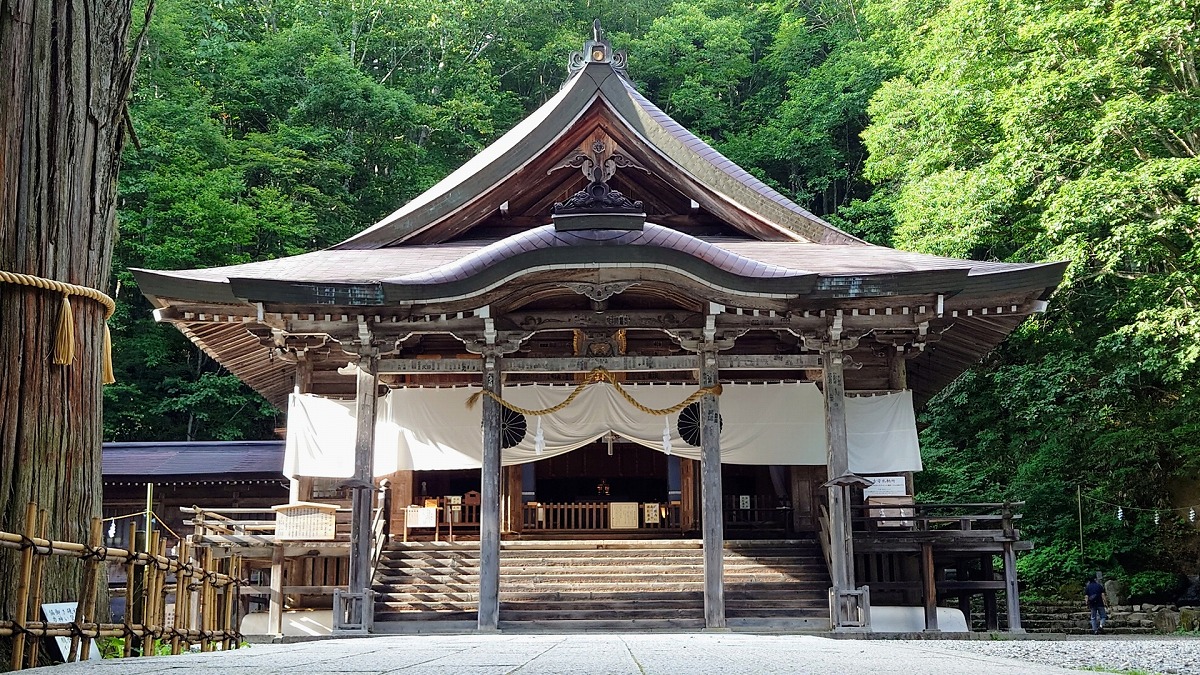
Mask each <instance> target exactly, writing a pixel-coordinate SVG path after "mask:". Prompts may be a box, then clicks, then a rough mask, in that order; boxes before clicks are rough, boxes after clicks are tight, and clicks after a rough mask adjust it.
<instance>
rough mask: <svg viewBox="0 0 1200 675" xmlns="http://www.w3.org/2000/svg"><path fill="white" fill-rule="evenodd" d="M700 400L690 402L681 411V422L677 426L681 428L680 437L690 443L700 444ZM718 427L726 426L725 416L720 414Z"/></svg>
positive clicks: (697, 445)
mask: <svg viewBox="0 0 1200 675" xmlns="http://www.w3.org/2000/svg"><path fill="white" fill-rule="evenodd" d="M700 426H701V418H700V402H699V401H696V402H695V403H691V404H689V405H688V406H687V407H686V408H684V409H683V410H680V411H679V422H678V423H677V424H676V428H678V429H679V437H680V438H682V439H683V442H684V443H687V444H688V445H694V446H696V447H699V446H700ZM717 428H718V429H724V428H725V418H724V417H722V416H721V415H720V414H718V415H717Z"/></svg>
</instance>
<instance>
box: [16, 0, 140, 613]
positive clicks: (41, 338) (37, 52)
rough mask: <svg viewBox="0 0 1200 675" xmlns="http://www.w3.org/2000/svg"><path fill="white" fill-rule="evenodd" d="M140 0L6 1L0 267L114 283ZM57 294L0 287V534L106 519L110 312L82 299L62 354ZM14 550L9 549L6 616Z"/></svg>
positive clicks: (64, 567)
mask: <svg viewBox="0 0 1200 675" xmlns="http://www.w3.org/2000/svg"><path fill="white" fill-rule="evenodd" d="M131 9H132V0H0V269H2V270H6V271H9V272H16V273H20V274H31V275H35V276H39V277H44V278H47V279H54V280H57V281H64V282H68V283H72V284H78V285H81V286H88V287H91V288H96V289H99V290H102V291H104V290H106V289H107V286H108V281H109V268H110V263H111V257H112V246H113V239H114V236H115V231H116V207H117V202H116V181H117V170H118V166H119V163H120V157H121V149H122V147H123V145H124V134H123V124H122V122H123V119H124V117H123V114H124V108H125V100H126V98H127V95H128V92H129V86H130V81H131V79H132V76H133V68H134V64H135V62H136V60H137V56H136V53H134V52H136V50H133V51H131V50H130V49H129V32H130V30H129V29H130V23H131ZM60 303H61V295H60V294H58V293H54V292H51V291H45V290H41V289H35V288H30V287H25V286H15V285H11V284H2V283H0V373H2V375H0V530H6V531H20V530H21V529H22V525H21V522H22V516H21V514H22V513H23V512H24V510H25V505H26V503H28V502H29V501H36V502H37V503H38V504H39V505H41V506H42V507H43V508H46V509H48V510H49V513H50V520H49V522H50V533H49V534H50V537H52V538H55V539H64V540H71V541H77V542H86V541H87V539H88V528H89V521H90V519H91V518H92V517H93V516H99V515H101V509H100V506H101V505H100V498H101V477H100V443H101V432H102V426H101V405H102V391H101V384H100V379H101V370H100V368H101V367H100V362H101V349H102V342H103V335H104V325H103V322H104V308H103V307H102V306H101V305H99V304H98V303H96V302H93V301H91V300H88V299H85V298H80V297H76V298H74V299H73V300H72V306H73V308H74V325H75V335H76V357H75V362H74V363H73V364H71V365H69V366H58V365H54V364H53V362H52V351H53V345H54V333H55V326H56V322H57V321H58V314H59V307H60ZM15 562H16V557H15V556H13V555H11V554H10V553H8V552H5V553H0V580H3V581H0V617H2V618H5V619H8V618H11V617H12V616H13V609H14V607H13V605H14V602H15V598H14V596H15V593H16V588H15V586H13V585H12V584H10V583H7V580H11V579H14V578H16V573H15V571H14V564H15ZM81 570H82V567H81V566H80V565H79V563H78V562H77V561H72V560H64V559H59V558H54V559H51V561H50V563H49V565H48V566H47V569H46V577H45V586H44V587H45V591H46V592H45V600H46V602H55V601H61V600H76V599H80V598H76V595H77V594H78V593H79V590H78V589H79V581H80V578H81V574H82V571H81Z"/></svg>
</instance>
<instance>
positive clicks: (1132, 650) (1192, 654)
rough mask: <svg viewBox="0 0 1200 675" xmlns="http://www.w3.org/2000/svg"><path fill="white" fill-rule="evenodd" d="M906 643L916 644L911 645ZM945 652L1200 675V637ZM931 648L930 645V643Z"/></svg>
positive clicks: (967, 646)
mask: <svg viewBox="0 0 1200 675" xmlns="http://www.w3.org/2000/svg"><path fill="white" fill-rule="evenodd" d="M905 644H916V642H914V641H905ZM936 644H937V647H938V648H939V649H946V650H951V651H956V652H970V653H973V654H980V655H984V656H995V657H1000V658H1007V659H1018V660H1021V661H1026V662H1030V663H1039V664H1044V665H1048V666H1061V667H1064V668H1077V669H1102V670H1105V671H1110V672H1112V671H1115V672H1121V673H1123V672H1130V671H1132V672H1139V671H1141V672H1146V673H1163V674H1170V675H1176V674H1178V675H1200V638H1196V637H1164V636H1155V637H1152V638H1151V637H1146V638H1142V637H1125V636H1101V637H1096V638H1093V637H1084V638H1078V639H1071V640H944V641H940V642H938V643H936ZM925 646H930V643H929V642H926V643H925Z"/></svg>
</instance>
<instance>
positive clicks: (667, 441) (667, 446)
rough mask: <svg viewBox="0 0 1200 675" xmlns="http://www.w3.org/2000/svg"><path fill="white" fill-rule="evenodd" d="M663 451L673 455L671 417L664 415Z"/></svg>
mask: <svg viewBox="0 0 1200 675" xmlns="http://www.w3.org/2000/svg"><path fill="white" fill-rule="evenodd" d="M663 452H665V453H667V456H668V457H669V456H670V455H671V418H670V417H667V416H663Z"/></svg>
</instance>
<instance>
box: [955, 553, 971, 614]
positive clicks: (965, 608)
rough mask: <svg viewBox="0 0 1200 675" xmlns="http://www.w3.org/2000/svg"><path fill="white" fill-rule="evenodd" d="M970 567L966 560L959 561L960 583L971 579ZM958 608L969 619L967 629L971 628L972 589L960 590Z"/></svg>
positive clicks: (957, 574)
mask: <svg viewBox="0 0 1200 675" xmlns="http://www.w3.org/2000/svg"><path fill="white" fill-rule="evenodd" d="M968 568H969V565H968V564H967V561H966V560H961V559H960V560H959V561H958V566H957V567H956V570H957V571H956V573H955V576H956V577H957V578H958V581H959V582H960V583H961V582H964V581H968V580H970V578H971V572H970V570H969V569H968ZM958 608H959V609H960V610H962V613H963V618H964V619H966V620H967V630H971V591H968V590H961V591H959V592H958Z"/></svg>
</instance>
